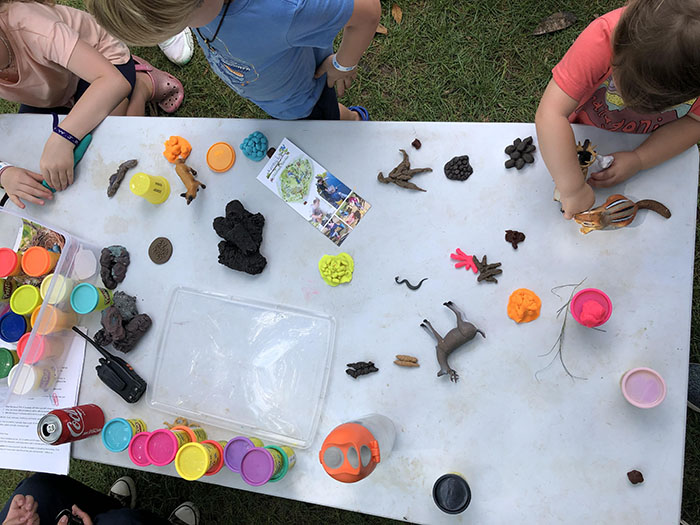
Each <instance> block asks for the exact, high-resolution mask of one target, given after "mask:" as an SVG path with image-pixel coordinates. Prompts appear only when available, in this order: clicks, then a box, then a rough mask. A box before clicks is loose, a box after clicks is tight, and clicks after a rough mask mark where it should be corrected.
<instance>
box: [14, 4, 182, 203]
mask: <svg viewBox="0 0 700 525" xmlns="http://www.w3.org/2000/svg"><path fill="white" fill-rule="evenodd" d="M0 97H2V98H4V99H6V100H11V101H13V102H19V103H20V104H21V106H20V113H27V112H32V113H62V114H65V113H67V114H68V115H67V116H66V117H65V119H64V120H63V121H62V122H61V123H60V125H57V126H55V127H54V131H55V133H52V134H51V136H50V137H49V139H48V140H47V141H46V144H45V146H44V151H43V153H42V156H41V160H40V169H41V175H40V174H37V173H33V172H31V171H28V170H25V169H22V168H19V167H14V166H11V165H9V164H7V163H0V186H2V188H3V189H4V190H5V191H6V192H7V194H8V195H9V197H10V198H11V199H12V201H13V202H14V203H15V204H17V206H19V207H20V208H23V207H24V204H23V203H22V201H21V199H25V200H27V201H28V202H33V203H36V204H43V201H42V199H43V198H46V199H50V198H51V193H50V192H49V191H48V190H47V189H46V188H45V187H44V186H42V185H41V182H42V180H46V182H47V183H48V184H49V185H50V186H52V187H53V188H55V189H56V190H63V189H65V188H66V187H67V186H68V185H70V184H71V183H72V182H73V149H74V148H75V145H77V144H78V142H79V141H80V140H81V139H82V138H83V137H84V136H85V135H86V134H87V133H89V132H90V131H92V130H93V129H94V128H95V127H96V126H97V125H98V124H99V123H100V122H102V120H103V119H104V118H105V117H106V116H107V115H109V114H114V115H125V114H127V115H143V114H144V112H145V104H146V102H147V101H149V100H154V101H155V102H158V103H159V105H160V106H161V107H162V108H163V109H164V110H165V111H168V112H172V111H175V109H177V107H178V106H179V105H180V104H181V102H182V98H183V89H182V84H180V82H179V81H178V80H177V79H175V78H174V77H172V76H171V75H169V74H167V73H165V72H163V71H159V70H157V69H155V68H153V66H151V65H150V64H149V63H148V62H146V61H144V60H142V59H140V58H138V57H132V56H131V54H130V52H129V49H128V48H127V47H126V45H124V44H123V43H121V42H120V41H119V40H117V39H116V38H114V37H113V36H111V35H109V34H108V33H107V32H106V31H105V30H104V29H103V28H101V27H100V26H99V25H97V22H96V21H95V19H94V18H93V17H92V16H91V15H89V14H87V13H85V12H83V11H80V10H77V9H73V8H71V7H66V6H62V5H50V4H49V2H46V3H45V2H41V1H35V2H13V1H9V2H8V1H6V0H0Z"/></svg>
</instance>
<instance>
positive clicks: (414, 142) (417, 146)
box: [411, 139, 422, 149]
mask: <svg viewBox="0 0 700 525" xmlns="http://www.w3.org/2000/svg"><path fill="white" fill-rule="evenodd" d="M411 146H413V147H414V148H416V149H420V147H421V146H422V144H421V142H420V140H418V139H416V140H414V141H413V142H411Z"/></svg>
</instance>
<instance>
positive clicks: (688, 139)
mask: <svg viewBox="0 0 700 525" xmlns="http://www.w3.org/2000/svg"><path fill="white" fill-rule="evenodd" d="M552 76H553V78H552V80H551V81H550V82H549V85H548V86H547V89H546V90H545V92H544V95H543V96H542V100H541V102H540V105H539V108H538V109H537V115H536V117H535V123H536V125H537V136H538V139H539V146H540V151H541V152H542V158H543V159H544V161H545V164H546V165H547V168H548V169H549V172H550V174H551V176H552V178H553V179H554V183H555V185H556V187H557V189H558V190H559V193H560V195H561V197H560V199H561V204H562V210H563V211H564V216H565V218H567V219H570V218H572V217H573V215H574V214H576V213H579V212H582V211H585V210H587V209H589V208H590V207H591V206H593V204H594V202H595V195H594V193H593V188H592V187H598V188H605V187H609V186H614V185H616V184H620V183H621V182H624V181H625V180H627V179H629V178H630V177H632V176H633V175H634V174H636V173H637V172H639V171H640V170H645V169H649V168H652V167H654V166H657V165H659V164H661V163H662V162H664V161H666V160H668V159H670V158H672V157H674V156H676V155H678V154H680V153H682V152H683V151H685V150H686V149H688V148H690V147H691V146H693V145H694V144H696V143H697V142H698V141H699V140H700V100H699V99H698V96H700V2H696V1H688V0H632V1H631V2H629V4H628V5H627V6H626V7H622V8H620V9H616V10H615V11H611V12H610V13H607V14H606V15H603V16H602V17H600V18H598V19H596V20H594V21H593V22H592V23H591V24H590V25H589V26H588V27H587V28H586V29H585V30H584V31H583V33H581V35H580V36H579V37H578V39H576V41H575V42H574V44H573V45H572V46H571V48H570V49H569V50H568V51H567V53H566V55H565V56H564V58H563V59H562V60H561V62H559V63H558V64H557V65H556V66H555V67H554V69H553V70H552ZM573 122H578V123H582V124H588V125H592V126H596V127H598V128H602V129H607V130H611V131H619V132H624V133H651V135H650V136H649V138H647V139H646V140H645V141H644V142H643V143H642V144H641V145H640V146H639V147H637V148H635V149H634V150H633V151H618V152H616V153H613V157H614V161H613V163H612V165H611V166H610V167H609V168H607V169H605V170H602V171H600V172H598V173H593V174H591V178H590V180H589V181H588V183H587V182H586V181H585V180H584V179H583V177H582V173H581V170H580V169H579V164H578V159H577V155H576V143H575V140H574V133H573V131H572V129H571V126H570V123H573Z"/></svg>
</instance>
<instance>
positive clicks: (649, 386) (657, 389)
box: [620, 368, 666, 408]
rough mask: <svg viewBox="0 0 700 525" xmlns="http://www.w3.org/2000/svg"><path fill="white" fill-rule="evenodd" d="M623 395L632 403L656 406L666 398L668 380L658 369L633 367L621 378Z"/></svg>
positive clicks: (641, 406) (643, 406) (640, 406)
mask: <svg viewBox="0 0 700 525" xmlns="http://www.w3.org/2000/svg"><path fill="white" fill-rule="evenodd" d="M620 388H621V389H622V395H623V396H625V399H626V400H627V401H629V403H630V404H631V405H634V406H636V407H639V408H654V407H655V406H658V405H660V404H661V402H662V401H663V400H664V399H665V398H666V382H665V381H664V378H663V377H661V374H659V373H658V372H657V371H656V370H652V369H651V368H633V369H631V370H628V371H627V372H625V374H624V375H623V376H622V379H620Z"/></svg>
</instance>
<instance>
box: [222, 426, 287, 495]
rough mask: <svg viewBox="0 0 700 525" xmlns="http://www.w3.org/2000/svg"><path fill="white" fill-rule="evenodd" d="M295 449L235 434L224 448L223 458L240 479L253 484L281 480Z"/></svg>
mask: <svg viewBox="0 0 700 525" xmlns="http://www.w3.org/2000/svg"><path fill="white" fill-rule="evenodd" d="M296 460H297V458H296V454H295V453H294V450H293V449H291V448H290V447H287V446H281V447H279V446H277V445H267V446H264V445H263V442H262V441H260V440H259V439H257V438H248V437H245V436H237V437H235V438H233V439H232V440H231V441H229V442H228V443H227V444H226V447H225V448H224V462H225V463H226V466H227V467H228V468H229V469H230V470H231V471H233V472H238V473H239V474H240V475H241V478H242V479H243V481H245V482H246V483H247V484H248V485H251V486H253V487H259V486H260V485H264V484H265V483H267V482H275V481H280V480H281V479H282V478H284V477H285V476H286V475H287V472H289V471H290V470H291V469H292V467H294V465H295V464H296Z"/></svg>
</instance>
